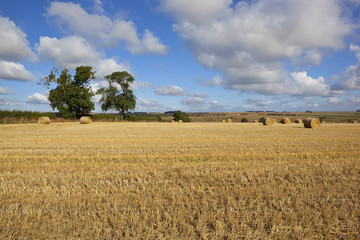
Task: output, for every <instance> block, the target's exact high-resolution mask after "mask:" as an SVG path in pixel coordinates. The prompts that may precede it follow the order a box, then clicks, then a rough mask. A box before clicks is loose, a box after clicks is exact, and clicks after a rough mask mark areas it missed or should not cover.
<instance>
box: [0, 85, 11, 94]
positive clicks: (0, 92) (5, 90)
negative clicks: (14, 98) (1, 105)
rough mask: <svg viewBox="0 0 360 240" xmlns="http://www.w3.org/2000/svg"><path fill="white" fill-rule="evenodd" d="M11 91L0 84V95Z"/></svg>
mask: <svg viewBox="0 0 360 240" xmlns="http://www.w3.org/2000/svg"><path fill="white" fill-rule="evenodd" d="M13 93H14V92H13V91H10V90H9V89H8V88H3V87H1V86H0V95H7V94H13Z"/></svg>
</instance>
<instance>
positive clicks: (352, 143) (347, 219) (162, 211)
mask: <svg viewBox="0 0 360 240" xmlns="http://www.w3.org/2000/svg"><path fill="white" fill-rule="evenodd" d="M0 132H1V135H0V238H1V239H202V238H203V239H211V238H213V239H220V238H222V239H360V232H359V229H360V225H359V216H360V184H359V182H360V164H359V159H360V142H359V139H360V124H332V123H328V124H326V125H324V126H321V128H319V129H317V130H316V131H312V130H311V129H307V128H304V127H303V126H300V125H299V124H286V125H281V124H276V125H273V126H272V127H270V128H269V127H266V126H263V125H258V124H251V123H242V124H241V123H233V124H221V123H220V122H219V123H184V124H171V123H97V122H95V123H92V124H90V125H80V124H79V123H78V122H77V123H52V124H50V125H48V126H46V128H44V126H42V125H40V124H16V125H0ZM299 142H300V143H301V144H299Z"/></svg>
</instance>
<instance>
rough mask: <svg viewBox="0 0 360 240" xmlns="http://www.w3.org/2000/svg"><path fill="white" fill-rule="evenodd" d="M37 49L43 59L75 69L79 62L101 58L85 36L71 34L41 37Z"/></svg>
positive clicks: (87, 62)
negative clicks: (67, 35) (58, 36)
mask: <svg viewBox="0 0 360 240" xmlns="http://www.w3.org/2000/svg"><path fill="white" fill-rule="evenodd" d="M36 49H37V51H38V53H39V55H40V57H41V58H42V59H43V60H53V61H54V62H55V64H56V65H57V66H61V67H63V66H67V67H69V68H72V69H74V68H75V67H77V66H79V64H80V65H81V64H85V65H87V64H91V63H93V62H94V61H96V60H98V59H100V58H101V54H100V53H99V52H96V51H95V50H94V49H93V48H92V47H91V45H90V44H88V43H87V42H86V41H85V40H84V39H83V38H80V37H77V36H69V37H64V38H61V39H57V38H50V37H41V38H40V42H39V45H38V46H37V48H36Z"/></svg>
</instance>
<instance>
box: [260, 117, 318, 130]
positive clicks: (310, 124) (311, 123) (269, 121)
mask: <svg viewBox="0 0 360 240" xmlns="http://www.w3.org/2000/svg"><path fill="white" fill-rule="evenodd" d="M274 123H277V120H276V119H273V118H265V119H264V121H263V124H264V125H274ZM280 123H281V124H289V123H291V120H290V118H283V119H281V120H280ZM295 123H303V124H304V127H305V128H318V127H320V120H319V119H318V118H305V119H304V120H301V119H296V120H295Z"/></svg>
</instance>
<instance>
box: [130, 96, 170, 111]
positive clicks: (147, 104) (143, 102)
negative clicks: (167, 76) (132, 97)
mask: <svg viewBox="0 0 360 240" xmlns="http://www.w3.org/2000/svg"><path fill="white" fill-rule="evenodd" d="M167 109H169V108H168V107H166V106H164V105H162V104H160V103H159V102H158V101H156V100H154V99H144V98H138V99H137V101H136V111H139V112H143V111H146V112H164V111H166V110H167Z"/></svg>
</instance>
